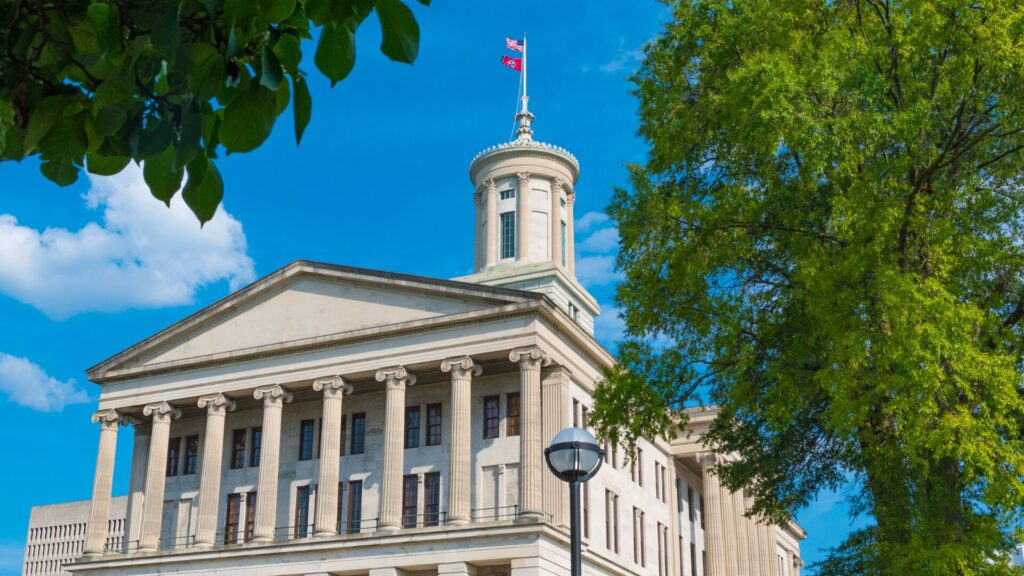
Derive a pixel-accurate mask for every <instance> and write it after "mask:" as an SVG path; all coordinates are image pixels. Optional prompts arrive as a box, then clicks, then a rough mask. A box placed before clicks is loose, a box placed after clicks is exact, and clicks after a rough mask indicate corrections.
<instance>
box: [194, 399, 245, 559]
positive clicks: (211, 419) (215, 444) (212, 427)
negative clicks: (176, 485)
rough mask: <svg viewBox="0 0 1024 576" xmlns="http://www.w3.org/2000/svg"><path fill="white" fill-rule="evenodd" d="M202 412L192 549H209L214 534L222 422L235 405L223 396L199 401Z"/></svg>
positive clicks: (222, 437) (221, 454)
mask: <svg viewBox="0 0 1024 576" xmlns="http://www.w3.org/2000/svg"><path fill="white" fill-rule="evenodd" d="M199 407H200V408H206V436H205V437H204V438H203V459H202V461H201V463H200V476H199V511H198V513H197V514H196V542H195V544H196V546H198V547H209V546H213V544H214V543H215V542H214V540H215V539H216V534H217V509H218V508H219V507H220V471H221V464H222V462H223V457H224V420H225V417H226V416H227V413H228V411H229V410H234V408H235V403H234V402H233V401H232V400H231V399H229V398H227V397H225V396H224V395H223V394H210V395H209V396H201V397H200V398H199Z"/></svg>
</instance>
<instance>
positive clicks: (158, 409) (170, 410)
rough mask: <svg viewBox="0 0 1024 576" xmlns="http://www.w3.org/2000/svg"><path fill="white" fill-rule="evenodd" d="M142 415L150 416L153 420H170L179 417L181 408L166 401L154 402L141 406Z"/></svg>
mask: <svg viewBox="0 0 1024 576" xmlns="http://www.w3.org/2000/svg"><path fill="white" fill-rule="evenodd" d="M142 415H143V416H152V417H153V422H170V421H171V420H172V419H177V418H181V410H179V409H178V408H177V407H175V406H173V405H171V404H170V403H168V402H154V403H152V404H146V405H145V406H144V407H143V408H142Z"/></svg>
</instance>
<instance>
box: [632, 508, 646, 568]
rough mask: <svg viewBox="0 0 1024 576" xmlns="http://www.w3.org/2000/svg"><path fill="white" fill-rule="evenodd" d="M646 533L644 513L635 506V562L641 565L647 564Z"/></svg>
mask: <svg viewBox="0 0 1024 576" xmlns="http://www.w3.org/2000/svg"><path fill="white" fill-rule="evenodd" d="M645 540H646V534H645V530H644V513H643V512H642V511H641V510H640V509H639V508H636V507H634V508H633V562H635V563H637V564H639V565H640V566H643V567H646V566H647V550H646V546H645V544H646V543H645Z"/></svg>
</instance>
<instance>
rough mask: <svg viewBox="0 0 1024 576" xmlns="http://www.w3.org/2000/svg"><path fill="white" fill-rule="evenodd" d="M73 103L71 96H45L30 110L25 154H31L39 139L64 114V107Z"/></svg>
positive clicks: (44, 135) (24, 145) (24, 146)
mask: <svg viewBox="0 0 1024 576" xmlns="http://www.w3.org/2000/svg"><path fill="white" fill-rule="evenodd" d="M70 103H71V97H70V96H68V95H66V94H58V95H57V96H50V97H49V98H44V99H42V100H40V101H39V102H37V103H36V105H35V106H33V107H32V109H31V110H30V111H29V119H28V129H27V130H26V132H25V142H24V144H23V148H24V151H25V155H28V154H31V153H32V152H33V151H34V150H35V149H36V146H37V145H38V144H39V141H40V140H42V139H43V138H44V137H46V135H47V133H49V132H50V129H51V128H53V126H54V124H56V123H57V120H60V119H61V117H62V116H63V115H64V108H66V107H67V106H68V104H70Z"/></svg>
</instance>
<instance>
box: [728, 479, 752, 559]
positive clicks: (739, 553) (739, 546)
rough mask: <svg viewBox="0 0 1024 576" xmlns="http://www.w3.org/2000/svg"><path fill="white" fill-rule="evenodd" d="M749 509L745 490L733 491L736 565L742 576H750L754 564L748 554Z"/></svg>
mask: <svg viewBox="0 0 1024 576" xmlns="http://www.w3.org/2000/svg"><path fill="white" fill-rule="evenodd" d="M746 511H747V504H746V501H745V500H744V499H743V490H742V489H741V490H737V491H735V492H733V493H732V513H733V522H734V523H735V524H734V525H735V533H736V565H737V573H738V574H739V575H740V576H749V575H750V573H751V570H752V569H753V566H751V564H750V557H749V556H748V555H747V554H748V550H747V538H748V536H747V517H746V516H744V513H745V512H746Z"/></svg>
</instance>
